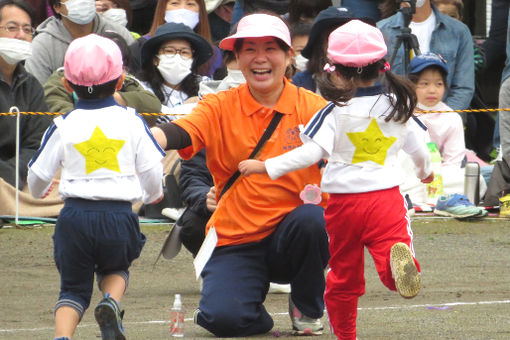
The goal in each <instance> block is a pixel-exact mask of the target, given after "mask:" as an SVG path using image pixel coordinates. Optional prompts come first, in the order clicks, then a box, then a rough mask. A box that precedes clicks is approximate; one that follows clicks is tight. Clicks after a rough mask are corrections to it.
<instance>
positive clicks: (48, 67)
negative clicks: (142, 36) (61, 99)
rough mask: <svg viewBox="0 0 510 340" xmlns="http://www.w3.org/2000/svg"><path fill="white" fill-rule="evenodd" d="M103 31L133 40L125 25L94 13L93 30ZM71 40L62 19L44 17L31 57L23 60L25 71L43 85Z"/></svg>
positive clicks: (59, 61) (59, 63)
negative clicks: (109, 20) (104, 18)
mask: <svg viewBox="0 0 510 340" xmlns="http://www.w3.org/2000/svg"><path fill="white" fill-rule="evenodd" d="M105 31H114V32H116V33H118V34H120V35H121V36H122V37H123V38H124V39H126V43H127V44H128V45H130V44H131V43H133V42H134V39H133V36H132V35H131V33H130V32H129V31H128V30H127V29H126V28H125V27H123V26H120V25H117V24H113V23H110V22H106V21H104V20H103V19H102V18H101V17H100V16H99V15H97V14H96V17H95V18H94V29H93V32H94V33H96V34H101V33H103V32H105ZM72 40H73V38H72V37H71V34H70V33H69V31H68V30H67V28H65V26H64V24H63V22H62V20H60V19H57V18H55V17H49V18H48V19H46V20H45V21H44V22H43V23H41V24H40V25H39V26H38V27H37V33H36V36H35V37H34V40H33V41H32V57H30V58H29V59H27V60H26V62H25V67H26V69H27V71H28V72H30V73H32V74H33V75H34V76H35V77H36V78H37V80H39V82H40V83H41V84H43V85H44V83H45V82H46V80H48V78H49V76H50V75H51V74H52V73H53V72H54V71H55V70H56V69H58V68H59V67H61V66H63V65H64V55H65V53H66V50H67V46H69V44H70V43H71V41H72Z"/></svg>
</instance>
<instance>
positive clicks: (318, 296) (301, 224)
mask: <svg viewBox="0 0 510 340" xmlns="http://www.w3.org/2000/svg"><path fill="white" fill-rule="evenodd" d="M328 260H329V251H328V237H327V234H326V228H325V223H324V209H323V208H321V207H319V206H316V205H311V204H305V205H301V206H299V207H297V208H296V209H294V210H293V211H292V212H290V213H289V214H288V215H287V216H286V217H285V218H284V219H283V220H282V221H281V222H280V224H279V225H278V227H277V229H276V231H275V232H274V233H273V234H272V235H270V236H268V237H267V238H265V239H263V240H262V241H260V242H254V243H248V244H243V245H237V246H224V247H218V248H217V249H216V250H215V251H214V253H213V255H212V256H211V258H210V259H209V262H207V264H206V266H205V268H204V270H203V272H202V277H203V288H202V298H201V300H200V305H199V309H200V312H199V313H198V315H197V323H198V324H199V325H200V326H202V327H204V328H205V329H207V330H208V331H210V332H211V333H213V334H214V335H216V336H220V337H239V336H249V335H254V334H261V333H266V332H268V331H269V330H271V328H273V319H272V318H271V316H270V315H269V313H268V312H267V311H266V309H265V308H264V305H263V302H264V300H265V298H266V294H267V292H268V289H269V282H279V283H289V282H290V284H291V288H292V293H291V295H292V301H293V302H294V304H295V305H296V307H297V308H298V309H299V310H300V311H301V312H302V313H303V314H304V315H306V316H309V317H311V318H320V317H322V315H323V312H324V297H323V295H324V288H325V279H324V269H325V267H326V265H327V263H328Z"/></svg>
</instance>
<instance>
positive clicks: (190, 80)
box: [137, 38, 201, 103]
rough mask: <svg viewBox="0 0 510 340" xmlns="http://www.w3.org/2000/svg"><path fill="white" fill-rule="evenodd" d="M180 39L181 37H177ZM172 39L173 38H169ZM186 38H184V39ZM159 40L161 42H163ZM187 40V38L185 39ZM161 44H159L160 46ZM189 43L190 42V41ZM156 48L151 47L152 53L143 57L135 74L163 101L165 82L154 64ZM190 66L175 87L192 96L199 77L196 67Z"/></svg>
mask: <svg viewBox="0 0 510 340" xmlns="http://www.w3.org/2000/svg"><path fill="white" fill-rule="evenodd" d="M176 39H177V38H176ZM179 39H181V38H179ZM170 40H173V39H170ZM184 40H186V39H184ZM166 41H168V40H166ZM166 41H163V42H161V44H163V43H164V42H166ZM186 41H188V40H186ZM161 44H160V45H159V46H161ZM190 44H191V43H190ZM159 46H158V48H155V49H153V53H152V55H150V56H149V57H148V58H146V59H145V61H144V62H143V63H142V67H141V68H140V71H139V72H138V74H137V77H138V78H139V79H140V80H142V81H145V82H147V83H148V84H149V86H150V87H151V89H152V91H153V92H154V94H155V95H156V97H158V99H159V101H160V102H161V103H163V102H164V101H165V94H164V93H163V90H162V87H163V84H164V82H165V80H164V78H163V76H162V75H161V73H160V72H159V71H158V69H157V67H156V66H155V65H154V57H155V56H156V54H157V52H158V51H159ZM194 64H195V63H193V65H192V66H191V74H189V75H188V76H186V77H185V78H184V79H183V80H182V81H181V82H180V83H179V84H178V85H177V89H178V90H179V91H182V92H184V93H185V94H186V95H187V96H189V97H193V96H197V95H198V89H199V84H200V80H201V77H200V76H199V75H198V74H197V72H198V71H197V67H196V66H195V65H194Z"/></svg>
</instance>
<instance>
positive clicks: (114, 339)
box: [94, 294, 126, 340]
mask: <svg viewBox="0 0 510 340" xmlns="http://www.w3.org/2000/svg"><path fill="white" fill-rule="evenodd" d="M94 316H95V317H96V321H97V323H98V324H99V328H100V329H101V339H102V340H125V339H126V336H125V334H124V327H122V317H123V316H124V311H122V312H121V311H120V309H119V305H118V304H117V302H116V301H115V300H114V299H112V298H111V297H110V294H106V295H105V297H104V298H103V299H102V300H101V301H100V302H99V303H98V304H97V306H96V309H95V310H94Z"/></svg>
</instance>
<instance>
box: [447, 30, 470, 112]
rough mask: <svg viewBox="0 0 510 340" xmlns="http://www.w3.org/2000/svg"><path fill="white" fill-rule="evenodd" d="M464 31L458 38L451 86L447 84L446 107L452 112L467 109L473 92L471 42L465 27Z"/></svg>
mask: <svg viewBox="0 0 510 340" xmlns="http://www.w3.org/2000/svg"><path fill="white" fill-rule="evenodd" d="M464 29H465V33H464V34H463V35H460V36H459V39H460V44H459V50H458V51H457V52H456V57H457V60H456V63H455V71H454V73H453V77H452V80H451V84H448V87H449V93H448V96H447V97H446V105H448V106H449V107H451V108H452V109H454V110H464V109H467V108H469V106H470V103H471V99H472V98H473V94H474V92H475V62H474V50H473V40H472V38H471V33H470V32H469V29H468V28H467V26H465V27H464ZM451 71H452V70H450V72H451Z"/></svg>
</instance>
